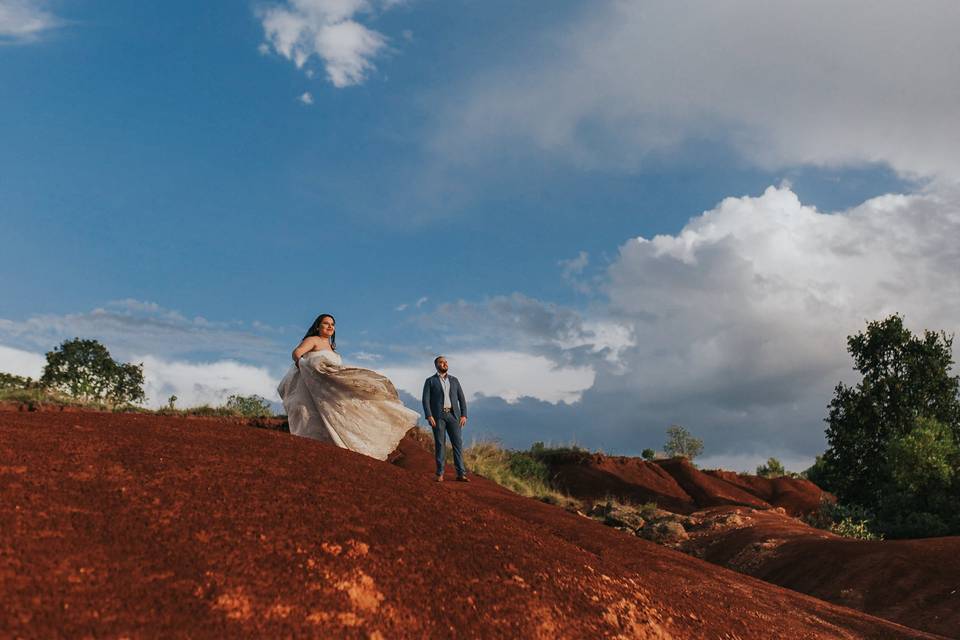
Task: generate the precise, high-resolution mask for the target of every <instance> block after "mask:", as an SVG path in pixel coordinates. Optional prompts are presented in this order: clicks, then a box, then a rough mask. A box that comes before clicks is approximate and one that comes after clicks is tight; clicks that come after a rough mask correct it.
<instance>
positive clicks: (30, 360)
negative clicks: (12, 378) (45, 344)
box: [0, 344, 47, 380]
mask: <svg viewBox="0 0 960 640" xmlns="http://www.w3.org/2000/svg"><path fill="white" fill-rule="evenodd" d="M46 364H47V358H46V357H45V356H44V355H43V354H40V353H33V352H31V351H24V350H23V349H14V348H13V347H7V346H4V345H2V344H0V373H12V374H14V375H17V376H25V377H28V378H33V379H34V380H37V379H38V378H39V377H40V375H41V374H42V373H43V367H44V366H45V365H46Z"/></svg>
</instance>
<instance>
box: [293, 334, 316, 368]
mask: <svg viewBox="0 0 960 640" xmlns="http://www.w3.org/2000/svg"><path fill="white" fill-rule="evenodd" d="M316 340H317V339H316V338H315V337H313V336H311V337H309V338H304V339H303V342H301V343H300V344H298V345H297V348H296V349H294V350H293V353H292V354H291V355H293V364H297V362H298V361H299V360H300V357H301V356H302V355H303V354H305V353H307V352H309V351H312V350H313V346H314V342H316Z"/></svg>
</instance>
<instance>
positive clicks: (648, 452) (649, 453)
mask: <svg viewBox="0 0 960 640" xmlns="http://www.w3.org/2000/svg"><path fill="white" fill-rule="evenodd" d="M640 457H641V458H643V459H644V460H655V459H656V457H657V452H656V451H654V450H653V449H644V450H643V451H641V452H640Z"/></svg>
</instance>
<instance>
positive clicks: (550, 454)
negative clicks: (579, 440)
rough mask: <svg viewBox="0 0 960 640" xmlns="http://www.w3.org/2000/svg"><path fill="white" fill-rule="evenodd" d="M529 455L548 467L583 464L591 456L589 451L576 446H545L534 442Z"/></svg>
mask: <svg viewBox="0 0 960 640" xmlns="http://www.w3.org/2000/svg"><path fill="white" fill-rule="evenodd" d="M527 453H528V454H529V455H530V456H532V457H533V458H535V459H537V460H540V461H541V462H544V463H546V464H547V465H551V464H563V463H568V462H574V463H576V462H582V461H583V460H586V459H587V458H589V457H590V455H591V454H590V451H589V450H588V449H584V448H583V447H581V446H579V445H576V444H567V445H545V444H544V443H542V442H534V443H533V444H532V445H531V446H530V449H529V450H528V451H527Z"/></svg>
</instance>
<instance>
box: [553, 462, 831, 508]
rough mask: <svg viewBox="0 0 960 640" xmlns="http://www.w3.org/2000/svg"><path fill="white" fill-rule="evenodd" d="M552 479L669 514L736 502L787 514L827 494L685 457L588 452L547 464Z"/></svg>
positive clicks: (803, 483)
mask: <svg viewBox="0 0 960 640" xmlns="http://www.w3.org/2000/svg"><path fill="white" fill-rule="evenodd" d="M551 472H553V474H554V475H555V479H556V482H557V483H558V484H559V485H560V486H561V487H563V488H564V489H565V490H566V491H567V492H568V493H570V495H572V496H574V497H576V498H580V499H581V500H602V499H604V498H605V497H607V496H613V497H616V498H620V499H622V500H628V501H631V502H636V503H643V502H656V503H657V505H658V506H659V507H660V508H661V509H667V510H669V511H673V512H674V513H692V512H694V511H697V510H699V509H703V508H706V507H716V506H721V505H742V506H747V507H754V508H757V509H769V508H771V507H783V508H784V509H785V510H786V512H787V513H789V514H791V515H801V514H804V513H809V512H810V511H813V510H815V509H817V507H818V506H819V505H820V502H821V500H824V499H826V500H833V499H834V498H833V496H831V495H830V494H828V493H826V492H824V491H822V490H821V489H820V488H819V487H817V485H815V484H813V483H812V482H810V481H808V480H803V479H800V478H775V479H770V478H759V477H757V476H750V475H745V474H737V473H733V472H730V471H700V470H699V469H697V468H696V467H694V466H693V465H691V464H690V463H689V462H688V461H687V460H685V459H682V458H681V459H676V460H657V461H655V462H647V461H646V460H641V459H639V458H628V457H624V456H606V455H601V454H591V455H585V456H571V458H570V459H569V460H567V461H564V462H561V463H555V464H553V465H552V466H551Z"/></svg>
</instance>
